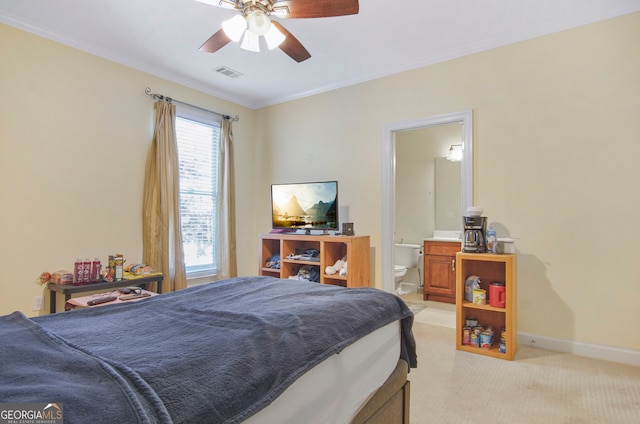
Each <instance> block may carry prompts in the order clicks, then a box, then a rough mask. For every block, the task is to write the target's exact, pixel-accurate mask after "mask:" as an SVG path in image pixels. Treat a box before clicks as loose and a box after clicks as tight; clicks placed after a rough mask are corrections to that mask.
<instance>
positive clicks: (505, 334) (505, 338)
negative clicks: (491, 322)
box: [500, 328, 507, 343]
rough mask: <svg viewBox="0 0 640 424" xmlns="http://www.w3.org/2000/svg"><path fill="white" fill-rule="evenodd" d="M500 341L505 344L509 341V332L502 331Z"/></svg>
mask: <svg viewBox="0 0 640 424" xmlns="http://www.w3.org/2000/svg"><path fill="white" fill-rule="evenodd" d="M500 341H501V342H503V343H504V342H506V341H507V330H506V329H504V328H503V329H502V330H500Z"/></svg>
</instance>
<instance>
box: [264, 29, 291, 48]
mask: <svg viewBox="0 0 640 424" xmlns="http://www.w3.org/2000/svg"><path fill="white" fill-rule="evenodd" d="M285 38H287V37H286V36H285V35H284V34H283V33H282V31H280V30H279V29H278V27H276V26H275V25H271V28H269V31H268V32H267V33H266V34H265V35H264V40H265V41H266V42H267V47H268V48H269V50H273V49H275V48H276V47H278V46H279V45H280V44H282V42H283V41H284V39H285Z"/></svg>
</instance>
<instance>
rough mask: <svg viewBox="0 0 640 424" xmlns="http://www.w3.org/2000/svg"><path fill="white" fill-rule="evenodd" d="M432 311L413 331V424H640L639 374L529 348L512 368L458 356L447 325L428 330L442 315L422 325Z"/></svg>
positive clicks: (630, 369) (636, 369)
mask: <svg viewBox="0 0 640 424" xmlns="http://www.w3.org/2000/svg"><path fill="white" fill-rule="evenodd" d="M428 309H429V307H427V309H425V310H424V311H421V312H419V313H418V314H417V315H416V319H415V321H414V328H413V331H414V335H415V337H416V342H417V347H418V368H417V369H412V370H411V373H410V374H409V379H410V380H411V422H412V423H413V424H423V423H424V424H426V423H437V424H448V423H452V424H466V423H470V424H471V423H473V424H478V423H492V424H499V423H505V424H506V423H509V424H528V423H531V424H560V423H563V424H564V423H566V424H578V423H580V424H582V423H584V424H587V423H588V424H626V423H629V424H638V423H640V367H634V366H631V365H624V364H618V363H614V362H607V361H601V360H596V359H590V358H585V357H580V356H576V355H571V354H565V353H558V352H552V351H547V350H543V349H538V348H532V347H527V346H524V347H520V348H519V350H518V352H517V354H516V358H515V360H514V361H505V360H501V359H495V358H489V357H485V356H481V355H476V354H473V353H468V352H460V351H456V350H455V337H456V335H455V330H454V329H452V328H449V327H450V325H451V321H450V319H449V321H448V322H447V323H446V325H445V326H443V325H433V324H426V323H425V322H423V321H425V320H426V321H428V320H429V319H431V322H435V321H437V320H441V321H446V320H445V318H444V313H434V314H432V315H431V316H430V318H429V315H428V314H425V315H423V316H422V318H419V317H420V315H421V314H424V313H425V312H426V311H427V310H428ZM445 312H446V311H445ZM449 315H451V313H449ZM436 318H437V319H436Z"/></svg>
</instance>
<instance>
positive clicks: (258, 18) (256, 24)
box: [247, 9, 271, 35]
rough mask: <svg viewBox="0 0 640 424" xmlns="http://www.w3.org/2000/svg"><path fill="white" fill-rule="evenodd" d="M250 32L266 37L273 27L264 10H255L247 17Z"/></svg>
mask: <svg viewBox="0 0 640 424" xmlns="http://www.w3.org/2000/svg"><path fill="white" fill-rule="evenodd" d="M247 23H248V24H249V30H250V31H251V32H253V33H255V34H256V35H265V34H266V33H267V32H269V28H270V27H271V19H269V17H268V16H267V14H266V13H264V12H263V11H262V10H259V9H258V10H254V11H253V12H251V13H249V15H247Z"/></svg>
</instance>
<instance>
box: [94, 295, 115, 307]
mask: <svg viewBox="0 0 640 424" xmlns="http://www.w3.org/2000/svg"><path fill="white" fill-rule="evenodd" d="M116 299H117V297H115V296H104V297H99V298H97V299H91V300H90V301H88V302H87V305H89V306H95V305H100V304H102V303H107V302H113V301H114V300H116Z"/></svg>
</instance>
